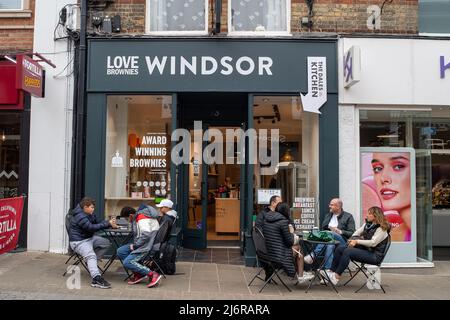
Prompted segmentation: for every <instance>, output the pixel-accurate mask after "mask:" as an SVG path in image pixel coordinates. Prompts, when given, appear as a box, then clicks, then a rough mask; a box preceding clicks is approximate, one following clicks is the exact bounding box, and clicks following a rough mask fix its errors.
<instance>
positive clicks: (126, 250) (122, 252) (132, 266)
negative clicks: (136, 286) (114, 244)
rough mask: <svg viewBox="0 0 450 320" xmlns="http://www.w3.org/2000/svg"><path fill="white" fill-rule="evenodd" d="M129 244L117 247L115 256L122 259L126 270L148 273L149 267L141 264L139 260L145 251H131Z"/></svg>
mask: <svg viewBox="0 0 450 320" xmlns="http://www.w3.org/2000/svg"><path fill="white" fill-rule="evenodd" d="M131 251H132V250H131V249H130V245H129V244H126V245H123V246H121V247H120V248H119V249H117V256H118V257H119V259H120V260H121V261H122V263H123V266H124V267H125V268H127V269H128V270H130V271H132V272H135V273H139V274H141V275H143V276H146V275H148V274H149V273H150V269H149V268H147V267H146V266H144V265H142V264H141V263H140V262H139V261H140V260H142V258H144V257H145V256H146V255H147V253H145V252H144V253H137V254H133V253H131Z"/></svg>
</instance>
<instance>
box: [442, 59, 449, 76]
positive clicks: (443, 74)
mask: <svg viewBox="0 0 450 320" xmlns="http://www.w3.org/2000/svg"><path fill="white" fill-rule="evenodd" d="M440 62H441V79H445V70H447V69H450V61H449V63H447V64H445V58H444V56H441V57H440Z"/></svg>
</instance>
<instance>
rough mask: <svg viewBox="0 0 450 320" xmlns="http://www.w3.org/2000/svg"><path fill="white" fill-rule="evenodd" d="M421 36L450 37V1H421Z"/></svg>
mask: <svg viewBox="0 0 450 320" xmlns="http://www.w3.org/2000/svg"><path fill="white" fill-rule="evenodd" d="M419 34H424V35H427V34H428V35H441V36H442V35H445V36H450V1H448V0H420V1H419Z"/></svg>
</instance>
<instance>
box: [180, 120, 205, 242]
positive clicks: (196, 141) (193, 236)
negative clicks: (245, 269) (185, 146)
mask: <svg viewBox="0 0 450 320" xmlns="http://www.w3.org/2000/svg"><path fill="white" fill-rule="evenodd" d="M203 129H205V128H202V129H190V130H189V133H190V137H191V141H190V150H189V159H190V161H189V164H184V165H183V173H182V176H183V184H184V185H183V190H186V191H187V192H185V194H184V197H185V199H184V200H185V201H184V203H185V204H186V206H185V208H186V209H187V210H184V213H183V214H184V217H183V246H184V247H186V248H190V249H204V248H206V230H207V226H206V216H207V210H208V180H207V179H208V176H207V173H208V169H207V165H206V163H205V162H204V161H203V159H202V155H203V150H204V148H205V146H206V142H205V141H203V133H204V131H203Z"/></svg>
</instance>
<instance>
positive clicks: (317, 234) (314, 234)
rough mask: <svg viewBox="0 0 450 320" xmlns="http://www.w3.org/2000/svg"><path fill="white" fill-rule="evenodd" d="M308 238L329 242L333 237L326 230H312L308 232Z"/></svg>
mask: <svg viewBox="0 0 450 320" xmlns="http://www.w3.org/2000/svg"><path fill="white" fill-rule="evenodd" d="M308 240H311V241H320V242H330V241H334V238H333V236H332V235H331V234H330V233H329V232H327V231H319V230H312V231H311V232H310V233H309V236H308Z"/></svg>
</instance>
